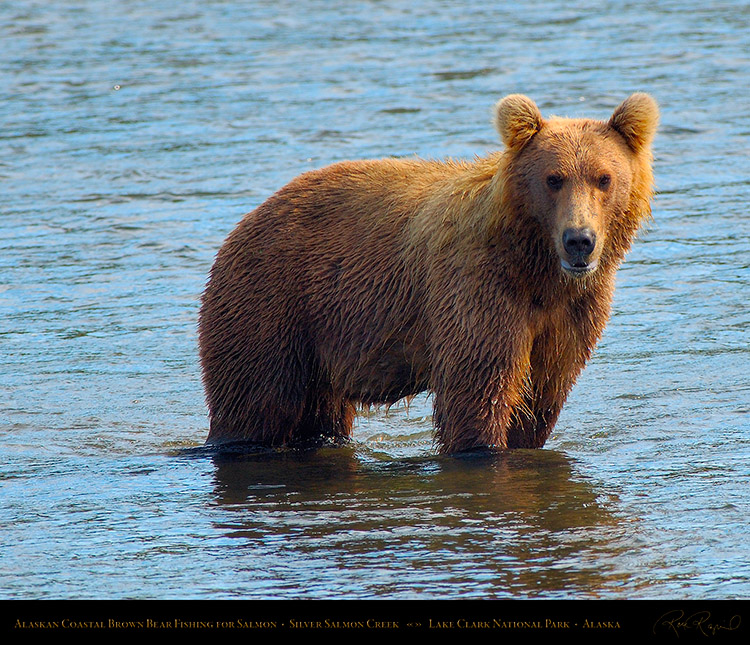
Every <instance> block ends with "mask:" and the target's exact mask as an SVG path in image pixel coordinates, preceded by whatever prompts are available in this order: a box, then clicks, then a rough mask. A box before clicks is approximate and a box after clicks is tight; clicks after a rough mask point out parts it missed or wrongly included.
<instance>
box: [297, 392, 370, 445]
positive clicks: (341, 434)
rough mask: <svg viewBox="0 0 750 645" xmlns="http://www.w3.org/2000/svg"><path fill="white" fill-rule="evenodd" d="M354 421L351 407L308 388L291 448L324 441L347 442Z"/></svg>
mask: <svg viewBox="0 0 750 645" xmlns="http://www.w3.org/2000/svg"><path fill="white" fill-rule="evenodd" d="M355 417H356V408H355V406H354V404H352V403H351V402H350V401H347V400H346V399H344V398H343V397H341V396H336V395H335V394H334V393H333V392H331V391H330V390H322V391H320V390H316V389H315V388H311V389H310V391H309V393H308V401H307V405H306V406H305V411H304V413H303V415H302V419H301V420H300V422H299V425H298V427H297V433H296V434H295V437H293V439H292V444H293V445H294V444H296V445H313V444H316V443H320V442H321V441H324V440H326V439H330V440H333V441H335V442H343V441H347V440H349V438H350V437H351V433H352V428H353V426H354V419H355Z"/></svg>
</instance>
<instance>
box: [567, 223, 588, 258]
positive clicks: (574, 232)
mask: <svg viewBox="0 0 750 645" xmlns="http://www.w3.org/2000/svg"><path fill="white" fill-rule="evenodd" d="M562 242H563V248H564V249H565V251H566V252H567V254H568V255H570V257H571V258H580V259H584V258H587V257H588V256H589V255H591V253H592V252H593V251H594V247H595V246H596V233H594V231H592V230H591V229H590V228H568V229H566V230H565V232H564V233H563V236H562Z"/></svg>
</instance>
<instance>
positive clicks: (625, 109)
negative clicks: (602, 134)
mask: <svg viewBox="0 0 750 645" xmlns="http://www.w3.org/2000/svg"><path fill="white" fill-rule="evenodd" d="M609 125H610V127H612V128H614V129H615V130H617V132H619V133H620V134H621V135H622V137H623V138H624V139H625V141H626V142H627V144H628V146H630V149H631V150H633V151H634V152H640V151H641V150H643V149H644V148H647V147H648V146H650V145H651V141H652V140H653V138H654V135H655V134H656V128H657V127H658V125H659V106H658V105H657V104H656V101H654V99H652V98H651V97H650V96H649V95H648V94H643V93H638V94H632V95H631V96H629V97H628V98H626V99H625V100H624V101H623V102H622V103H621V104H620V105H619V107H618V108H617V109H616V110H615V111H614V113H613V114H612V118H610V120H609Z"/></svg>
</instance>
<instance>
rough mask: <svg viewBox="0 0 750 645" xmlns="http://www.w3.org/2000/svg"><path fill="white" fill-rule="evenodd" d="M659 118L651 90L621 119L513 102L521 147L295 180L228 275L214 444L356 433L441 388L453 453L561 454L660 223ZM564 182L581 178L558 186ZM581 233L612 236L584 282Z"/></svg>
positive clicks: (208, 307)
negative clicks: (634, 253)
mask: <svg viewBox="0 0 750 645" xmlns="http://www.w3.org/2000/svg"><path fill="white" fill-rule="evenodd" d="M656 120H657V111H656V106H655V104H654V103H653V100H652V99H650V98H649V97H647V96H646V95H634V96H632V97H631V98H630V99H628V100H627V101H625V102H624V103H623V104H622V105H621V106H620V107H619V108H618V109H617V110H616V111H615V113H614V114H613V116H612V118H611V119H610V120H609V121H608V122H600V121H591V120H567V119H550V120H548V121H547V120H543V119H542V117H541V115H540V114H539V112H538V110H537V108H536V106H535V105H534V104H533V103H532V102H531V101H530V100H529V99H527V98H526V97H522V96H519V95H512V96H510V97H506V98H505V99H503V101H501V102H500V103H499V104H498V106H497V107H496V118H495V124H496V127H497V129H498V131H499V132H500V134H501V137H502V138H503V141H504V142H505V144H506V149H505V150H504V151H503V152H500V153H497V154H493V155H490V156H489V157H487V158H484V159H478V160H476V161H474V162H454V161H447V162H433V161H420V160H396V159H385V160H377V161H358V162H343V163H339V164H335V165H332V166H329V167H327V168H323V169H322V170H317V171H313V172H309V173H306V174H303V175H301V176H300V177H298V178H296V179H295V180H293V181H292V182H291V183H289V184H288V185H287V186H285V187H284V188H282V189H281V190H280V191H279V192H278V193H276V194H275V195H273V196H272V197H271V198H269V199H268V200H267V201H266V202H265V203H263V204H262V205H261V206H259V207H258V208H257V209H256V210H255V211H253V212H252V213H249V214H248V215H246V216H245V218H244V219H243V220H242V221H241V222H240V224H239V225H238V226H237V228H236V229H235V230H234V231H233V232H232V233H231V234H230V235H229V237H228V238H227V240H226V242H225V243H224V245H223V247H222V248H221V250H220V251H219V254H218V256H217V258H216V262H215V264H214V266H213V268H212V270H211V276H210V280H209V283H208V286H207V288H206V291H205V293H204V296H203V304H202V308H201V314H200V324H199V332H200V333H199V335H200V353H201V362H202V367H203V378H204V384H205V388H206V394H207V402H208V407H209V414H210V423H211V428H210V433H209V437H208V441H209V442H210V443H221V442H226V441H251V442H257V443H260V444H263V445H267V446H282V445H295V444H304V443H306V442H312V441H316V440H318V439H320V438H321V437H330V438H347V437H349V436H350V433H351V429H352V424H353V422H354V418H355V412H356V409H357V407H358V406H362V405H365V406H366V405H377V404H392V403H394V402H396V401H398V400H399V399H402V398H404V397H408V396H412V395H414V394H416V393H418V392H422V391H425V390H430V391H431V392H432V393H433V394H434V417H433V420H434V425H435V428H436V439H437V442H438V445H439V448H440V450H441V451H442V452H445V453H450V452H456V451H460V450H465V449H470V448H473V447H476V446H494V447H498V448H516V447H540V446H542V445H543V444H544V442H545V441H546V440H547V438H548V436H549V434H550V432H551V430H552V428H553V426H554V424H555V421H556V420H557V417H558V415H559V413H560V410H561V408H562V405H563V402H564V401H565V399H566V397H567V395H568V393H569V391H570V389H571V387H572V386H573V384H574V382H575V379H576V377H577V375H578V374H579V372H580V371H581V369H582V368H583V366H584V364H585V362H586V361H587V359H588V358H589V356H590V355H591V352H592V350H593V348H594V346H595V344H596V342H597V341H598V339H599V337H600V336H601V333H602V331H603V329H604V326H605V324H606V322H607V319H608V316H609V308H610V302H611V299H612V294H613V289H614V276H615V271H616V269H617V267H618V266H619V264H620V262H621V261H622V259H623V257H624V255H625V253H626V252H627V250H628V249H629V247H630V244H631V241H632V239H633V237H634V235H635V233H636V231H637V230H638V228H639V226H640V225H641V223H642V222H643V221H644V219H645V218H647V217H648V216H649V215H650V199H651V195H652V174H651V153H650V142H651V138H652V137H653V134H654V130H655V128H656ZM551 172H555V173H560V174H562V175H564V177H565V184H564V190H563V189H561V190H559V191H557V192H556V193H555V194H551V193H550V191H549V189H548V186H547V185H546V184H545V177H546V176H547V175H548V174H549V173H551ZM602 173H608V174H610V175H611V176H612V182H611V185H610V186H608V188H607V190H602V189H601V188H600V185H599V184H597V182H599V181H600V177H601V176H602ZM570 222H575V223H578V224H580V223H582V222H583V223H585V224H586V225H587V226H590V227H592V230H594V228H595V230H596V232H597V239H600V240H601V241H602V244H601V247H600V248H597V253H598V256H597V258H596V262H597V263H598V265H597V268H596V270H595V271H593V272H591V273H590V274H588V275H585V276H583V277H571V276H570V275H568V274H566V272H565V271H563V270H562V269H561V264H560V262H561V259H560V258H561V253H563V254H564V250H563V251H561V249H560V243H559V237H560V232H561V227H564V226H565V225H569V224H570Z"/></svg>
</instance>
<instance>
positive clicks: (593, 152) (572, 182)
mask: <svg viewBox="0 0 750 645" xmlns="http://www.w3.org/2000/svg"><path fill="white" fill-rule="evenodd" d="M494 117H495V127H496V128H497V130H498V132H499V133H500V136H501V138H502V140H503V142H504V143H505V145H506V147H507V149H508V153H507V156H508V164H507V166H506V171H505V172H506V179H505V183H506V185H507V187H508V188H509V189H510V190H512V191H513V192H514V193H515V195H516V201H517V202H520V203H521V204H522V205H523V207H524V210H525V211H526V213H527V214H528V215H530V216H531V217H534V218H536V219H537V220H538V221H539V222H540V223H541V225H542V229H543V230H544V231H546V232H547V234H548V235H549V242H550V245H551V246H550V248H551V249H554V252H555V253H556V255H557V257H558V258H559V266H560V267H561V269H562V271H563V273H564V274H565V275H568V276H573V277H580V276H585V275H589V274H592V273H593V272H595V271H596V269H597V267H598V266H599V264H600V261H601V260H602V259H603V258H605V259H607V258H608V257H609V256H608V254H609V255H611V257H612V258H615V259H617V258H619V257H620V256H621V255H623V254H624V252H625V251H626V250H627V247H628V246H629V244H630V240H631V239H632V236H633V234H634V233H635V231H636V230H637V228H638V226H639V225H640V223H641V222H642V220H643V219H644V218H646V217H648V216H649V215H650V198H651V194H652V183H653V177H652V172H651V141H652V139H653V137H654V134H655V132H656V128H657V125H658V120H659V110H658V107H657V105H656V102H655V101H654V100H653V99H652V98H651V97H650V96H648V95H647V94H640V93H639V94H633V95H632V96H630V97H629V98H628V99H626V100H625V101H624V102H623V103H622V104H621V105H620V106H619V107H618V108H617V109H616V110H615V111H614V113H613V114H612V116H611V118H610V119H609V120H608V121H594V120H590V119H563V118H550V119H543V118H542V115H541V113H540V111H539V109H538V108H537V106H536V105H535V103H534V102H533V101H532V100H531V99H529V98H527V97H526V96H522V95H520V94H513V95H510V96H506V97H505V98H504V99H502V100H501V101H499V102H498V103H497V105H496V106H495V114H494Z"/></svg>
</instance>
